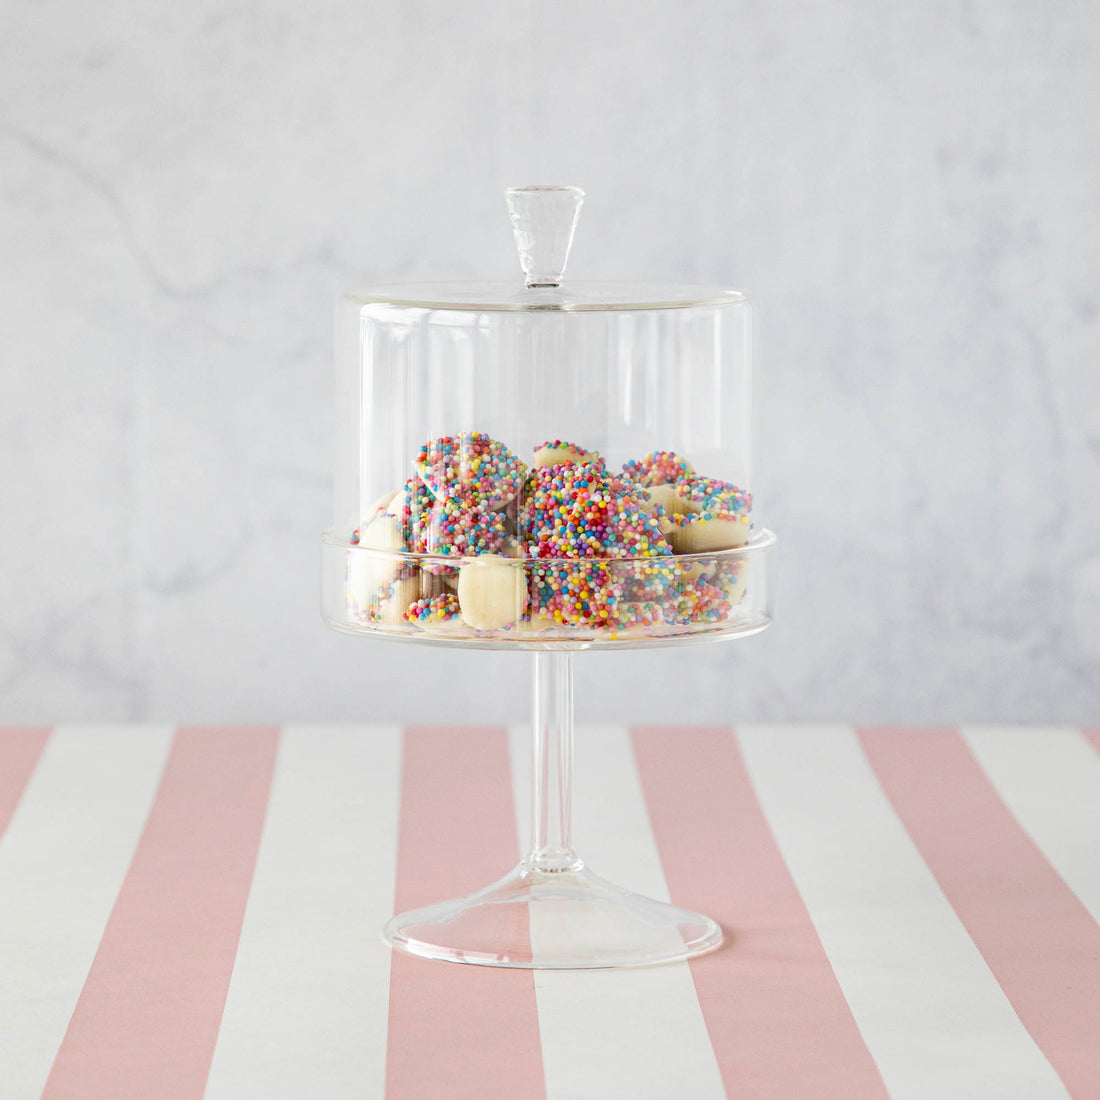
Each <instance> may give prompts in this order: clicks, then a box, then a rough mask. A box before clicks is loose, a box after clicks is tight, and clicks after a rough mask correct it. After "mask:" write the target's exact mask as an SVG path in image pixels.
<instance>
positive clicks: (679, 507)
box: [644, 485, 698, 516]
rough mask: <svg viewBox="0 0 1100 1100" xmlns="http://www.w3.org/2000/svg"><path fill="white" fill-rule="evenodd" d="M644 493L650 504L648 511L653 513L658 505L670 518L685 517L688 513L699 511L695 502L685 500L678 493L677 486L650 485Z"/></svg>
mask: <svg viewBox="0 0 1100 1100" xmlns="http://www.w3.org/2000/svg"><path fill="white" fill-rule="evenodd" d="M644 492H645V494H646V497H647V499H648V503H649V508H648V509H647V511H653V508H654V506H655V505H658V504H659V505H660V506H661V507H662V508H663V509H664V510H665V514H666V515H669V516H683V515H686V514H687V513H688V512H694V511H698V508H697V507H696V506H695V504H694V502H693V501H690V500H685V499H684V498H683V497H682V496H680V494H679V493H678V492H676V486H675V485H650V486H648V487H647V488H646V489H645V490H644Z"/></svg>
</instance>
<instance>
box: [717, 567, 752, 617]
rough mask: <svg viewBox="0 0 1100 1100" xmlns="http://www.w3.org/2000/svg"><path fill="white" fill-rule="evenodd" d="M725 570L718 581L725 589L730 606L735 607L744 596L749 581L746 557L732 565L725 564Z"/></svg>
mask: <svg viewBox="0 0 1100 1100" xmlns="http://www.w3.org/2000/svg"><path fill="white" fill-rule="evenodd" d="M727 570H728V571H727V572H726V573H724V574H723V575H722V576H721V577H720V579H719V583H720V584H721V585H722V587H723V588H725V590H726V596H727V597H728V599H729V602H730V607H736V606H737V605H738V604H739V603H740V602H741V601H742V600H743V599H744V598H745V589H746V587H747V586H748V583H749V562H748V559H746V560H745V561H739V562H738V563H737V564H736V565H734V566H733V567H728V566H727Z"/></svg>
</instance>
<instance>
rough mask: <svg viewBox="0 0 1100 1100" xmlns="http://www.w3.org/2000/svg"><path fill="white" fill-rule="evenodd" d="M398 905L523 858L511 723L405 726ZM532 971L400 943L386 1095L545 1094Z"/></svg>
mask: <svg viewBox="0 0 1100 1100" xmlns="http://www.w3.org/2000/svg"><path fill="white" fill-rule="evenodd" d="M398 835H399V839H398V858H397V883H396V898H395V905H396V908H397V911H398V912H403V911H405V910H408V909H415V908H418V907H419V906H422V905H429V904H431V903H432V902H437V901H444V900H446V899H447V898H451V897H455V896H458V895H462V894H468V893H471V892H472V891H474V890H477V889H480V888H481V887H482V886H487V885H489V883H491V882H493V881H495V880H496V879H498V878H500V877H501V876H502V875H504V874H505V873H506V872H508V871H509V870H511V868H512V867H513V866H515V864H516V863H517V861H518V860H519V850H518V845H517V843H516V819H515V810H514V807H513V802H512V779H511V771H510V767H509V762H508V742H507V736H506V734H505V731H504V730H501V729H461V728H434V727H433V728H422V727H418V728H413V729H409V730H407V731H406V733H405V757H404V775H403V779H402V785H401V816H400V824H399V834H398ZM545 1091H546V1087H545V1083H544V1076H543V1067H542V1047H541V1044H540V1041H539V1027H538V1017H537V1012H536V1007H535V983H534V976H533V974H532V972H531V971H529V970H505V969H498V968H496V967H482V966H463V965H461V964H458V963H449V962H435V961H429V960H426V959H417V958H413V957H412V956H410V955H406V954H404V953H403V952H399V951H395V952H394V953H393V960H392V962H391V968H390V1014H389V1038H388V1048H387V1053H386V1096H387V1097H388V1098H390V1100H401V1098H405V1097H408V1098H415V1100H420V1098H422V1097H429V1096H439V1097H443V1096H445V1097H448V1100H464V1098H466V1097H469V1098H471V1100H483V1098H484V1097H488V1096H502V1097H504V1096H507V1097H516V1098H517V1100H519V1098H522V1100H528V1098H537V1097H542V1096H545Z"/></svg>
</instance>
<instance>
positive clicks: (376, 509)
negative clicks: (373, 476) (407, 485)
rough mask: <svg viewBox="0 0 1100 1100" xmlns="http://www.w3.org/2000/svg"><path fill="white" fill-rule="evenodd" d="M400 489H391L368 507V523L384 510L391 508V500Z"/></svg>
mask: <svg viewBox="0 0 1100 1100" xmlns="http://www.w3.org/2000/svg"><path fill="white" fill-rule="evenodd" d="M400 492H401V490H400V489H391V490H390V491H389V492H388V493H383V494H382V495H381V496H380V497H379V498H378V499H377V500H376V501H375V502H374V503H373V504H372V505H371V506H370V507H369V508H368V509H367V523H370V522H371V520H373V519H374V518H375V517H376V516H379V515H381V514H382V513H383V512H385V511H388V510H389V506H390V503H391V501H392V500H393V498H394V497H395V496H397V494H398V493H400Z"/></svg>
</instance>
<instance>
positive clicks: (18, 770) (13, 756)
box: [0, 726, 50, 836]
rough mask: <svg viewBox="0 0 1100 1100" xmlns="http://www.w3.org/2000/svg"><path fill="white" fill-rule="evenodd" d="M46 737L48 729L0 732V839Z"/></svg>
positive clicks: (29, 728)
mask: <svg viewBox="0 0 1100 1100" xmlns="http://www.w3.org/2000/svg"><path fill="white" fill-rule="evenodd" d="M49 735H50V731H49V729H47V728H45V727H43V726H9V727H5V728H2V729H0V836H3V835H4V830H5V829H7V827H8V822H9V821H11V815H12V814H13V813H15V807H16V806H18V805H19V800H20V798H22V797H23V791H24V789H25V788H26V786H27V782H28V780H29V779H30V777H31V774H32V773H33V771H34V768H35V765H36V764H37V763H38V758H39V757H40V756H41V755H42V750H43V749H44V748H45V747H46V739H47V738H48V737H49Z"/></svg>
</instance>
